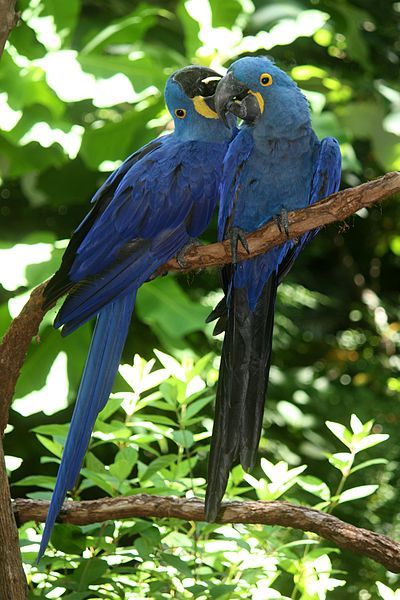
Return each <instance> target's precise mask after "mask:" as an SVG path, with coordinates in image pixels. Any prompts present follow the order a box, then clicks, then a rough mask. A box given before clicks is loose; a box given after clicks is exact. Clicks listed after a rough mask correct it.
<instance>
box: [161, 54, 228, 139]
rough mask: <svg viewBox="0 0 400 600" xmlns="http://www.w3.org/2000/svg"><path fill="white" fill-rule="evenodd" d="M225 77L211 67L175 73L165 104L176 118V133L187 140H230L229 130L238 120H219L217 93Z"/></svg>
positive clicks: (194, 66) (191, 67)
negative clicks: (216, 108) (216, 104)
mask: <svg viewBox="0 0 400 600" xmlns="http://www.w3.org/2000/svg"><path fill="white" fill-rule="evenodd" d="M221 78H222V75H220V74H219V73H217V72H216V71H214V70H213V69H210V68H208V67H202V66H200V65H191V66H189V67H185V68H183V69H180V70H179V71H176V72H175V73H173V74H172V75H171V76H170V77H169V78H168V80H167V83H166V86H165V93H164V95H165V101H166V104H167V107H168V110H169V112H170V113H171V116H172V117H173V119H174V124H175V132H176V133H177V135H178V136H179V137H183V138H186V139H215V137H216V140H215V141H218V138H220V137H221V139H226V138H227V137H229V135H228V136H227V134H226V127H225V126H224V123H225V125H227V127H228V129H229V130H231V129H233V127H234V125H235V124H236V118H235V117H234V116H233V115H231V116H232V118H230V119H229V120H228V121H227V120H226V118H225V119H224V121H221V119H220V118H219V117H218V114H217V112H216V110H215V104H214V93H215V90H216V88H217V85H218V82H219V81H220V80H221Z"/></svg>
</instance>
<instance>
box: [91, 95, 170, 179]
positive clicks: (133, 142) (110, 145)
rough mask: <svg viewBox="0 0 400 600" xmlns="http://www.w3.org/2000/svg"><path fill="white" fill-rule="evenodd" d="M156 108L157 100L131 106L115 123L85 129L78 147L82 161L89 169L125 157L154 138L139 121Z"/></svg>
mask: <svg viewBox="0 0 400 600" xmlns="http://www.w3.org/2000/svg"><path fill="white" fill-rule="evenodd" d="M160 108H161V105H160V103H159V102H156V103H155V104H152V105H150V106H149V107H148V108H145V109H143V110H141V111H138V110H135V109H131V110H130V111H129V112H127V113H125V114H124V115H123V116H122V118H121V119H120V120H118V121H117V122H113V121H111V122H108V123H107V122H106V123H105V124H104V125H102V126H101V127H96V128H89V129H86V131H85V133H84V135H83V138H82V145H81V150H80V156H81V157H82V158H83V160H84V161H85V164H86V165H87V166H88V167H89V168H90V169H97V168H98V167H99V165H100V164H101V163H103V162H104V161H112V162H114V161H116V160H121V161H122V160H125V158H127V156H128V155H129V154H132V152H134V151H135V150H137V149H138V148H140V147H141V146H143V145H144V144H146V143H147V142H149V141H150V140H151V139H152V138H153V137H154V134H153V133H152V132H151V131H150V130H148V129H144V128H143V123H146V122H147V121H149V120H150V119H152V118H154V117H155V116H156V115H157V114H158V112H159V111H160Z"/></svg>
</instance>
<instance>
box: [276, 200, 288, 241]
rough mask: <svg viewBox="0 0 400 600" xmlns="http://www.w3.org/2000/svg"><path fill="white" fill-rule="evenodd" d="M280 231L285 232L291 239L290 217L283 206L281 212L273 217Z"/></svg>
mask: <svg viewBox="0 0 400 600" xmlns="http://www.w3.org/2000/svg"><path fill="white" fill-rule="evenodd" d="M273 219H274V221H275V223H276V225H277V227H278V229H279V231H280V233H285V234H286V237H287V238H288V239H289V217H288V211H287V209H286V208H284V207H282V208H281V212H280V213H279V214H277V215H274V217H273Z"/></svg>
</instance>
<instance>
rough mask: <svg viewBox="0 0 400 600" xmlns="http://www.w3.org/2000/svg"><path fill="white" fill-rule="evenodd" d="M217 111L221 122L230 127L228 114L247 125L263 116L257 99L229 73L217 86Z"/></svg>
mask: <svg viewBox="0 0 400 600" xmlns="http://www.w3.org/2000/svg"><path fill="white" fill-rule="evenodd" d="M215 110H216V112H217V114H218V116H219V118H220V119H221V121H222V122H223V123H224V125H226V127H229V125H228V121H227V118H226V114H227V113H228V112H230V113H232V114H233V115H235V116H236V117H238V118H239V119H243V121H246V123H254V121H256V120H257V119H258V117H259V116H260V115H261V110H260V106H259V103H258V101H257V98H256V97H255V95H254V94H253V93H252V92H251V90H250V89H249V88H248V87H247V86H246V85H245V84H244V83H242V82H241V81H238V80H237V79H236V78H235V76H234V75H233V73H232V72H228V73H227V74H226V75H225V77H223V78H222V79H221V81H220V82H219V83H218V85H217V89H216V91H215Z"/></svg>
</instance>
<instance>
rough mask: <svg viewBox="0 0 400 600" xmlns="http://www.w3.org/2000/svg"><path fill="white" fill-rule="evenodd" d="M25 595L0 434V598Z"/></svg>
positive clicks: (8, 599) (6, 599)
mask: <svg viewBox="0 0 400 600" xmlns="http://www.w3.org/2000/svg"><path fill="white" fill-rule="evenodd" d="M27 596H28V589H27V586H26V579H25V573H24V569H23V567H22V560H21V553H20V550H19V540H18V529H17V526H16V523H15V518H14V514H13V509H12V507H11V495H10V487H9V485H8V479H7V471H6V464H5V461H4V452H3V440H2V438H1V436H0V600H24V599H25V598H27Z"/></svg>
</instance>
